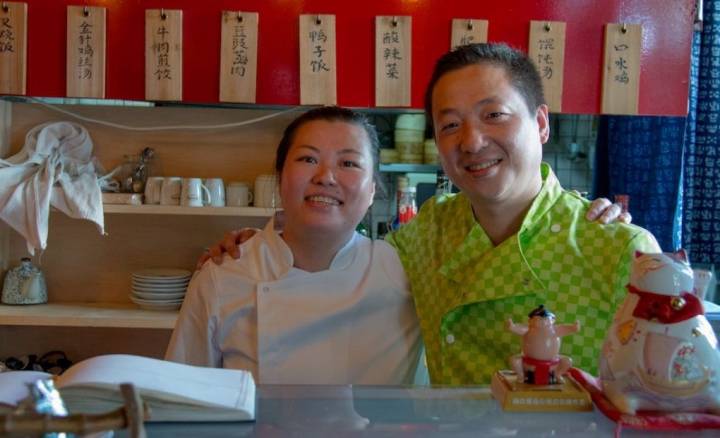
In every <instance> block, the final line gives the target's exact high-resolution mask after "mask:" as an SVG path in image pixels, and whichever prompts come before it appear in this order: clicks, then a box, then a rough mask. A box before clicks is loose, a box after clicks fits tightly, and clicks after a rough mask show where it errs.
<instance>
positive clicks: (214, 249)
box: [195, 228, 258, 270]
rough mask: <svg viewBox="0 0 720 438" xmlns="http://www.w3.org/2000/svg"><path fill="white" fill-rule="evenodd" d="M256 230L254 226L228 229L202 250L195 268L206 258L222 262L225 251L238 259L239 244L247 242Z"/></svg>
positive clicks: (199, 266) (217, 263)
mask: <svg viewBox="0 0 720 438" xmlns="http://www.w3.org/2000/svg"><path fill="white" fill-rule="evenodd" d="M257 232H258V230H257V229H255V228H242V229H239V230H232V231H228V232H227V233H225V236H224V237H223V239H222V240H221V241H220V242H218V243H216V244H215V245H213V246H211V247H210V248H208V249H206V250H205V252H203V254H202V255H201V256H200V258H199V259H198V261H197V264H196V265H195V270H198V269H200V268H202V265H204V264H205V262H206V261H208V259H212V261H213V263H215V264H216V265H220V264H222V261H223V254H225V253H227V254H229V255H230V257H232V258H234V259H239V258H240V255H241V254H242V252H241V251H240V245H241V244H243V243H245V242H247V241H248V240H249V239H250V238H251V237H252V236H254V235H255V233H257Z"/></svg>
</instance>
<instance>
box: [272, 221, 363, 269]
mask: <svg viewBox="0 0 720 438" xmlns="http://www.w3.org/2000/svg"><path fill="white" fill-rule="evenodd" d="M262 234H263V235H264V237H265V241H266V242H267V244H268V249H269V250H270V252H271V254H272V255H273V258H274V259H275V260H276V261H277V262H278V263H280V264H282V265H284V266H282V267H281V270H282V271H283V272H288V271H290V269H293V260H294V257H293V253H292V251H291V250H290V247H289V246H288V244H287V243H285V240H283V238H282V237H281V236H280V234H279V233H278V232H277V231H275V219H274V218H272V219H270V221H268V223H267V225H266V226H265V229H263V231H262ZM363 239H367V238H366V237H364V236H362V235H361V234H359V233H357V232H353V234H352V236H351V237H350V239H349V240H348V241H347V243H345V245H343V247H342V248H340V250H339V251H338V252H337V254H335V256H334V257H333V259H332V261H331V262H330V267H329V268H328V269H327V270H328V271H341V270H343V269H347V268H349V267H350V266H351V265H352V263H353V261H354V260H355V258H356V257H357V253H358V247H359V244H360V242H362V240H363ZM321 272H322V271H321Z"/></svg>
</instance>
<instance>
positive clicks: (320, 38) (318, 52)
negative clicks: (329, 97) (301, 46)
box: [308, 29, 330, 73]
mask: <svg viewBox="0 0 720 438" xmlns="http://www.w3.org/2000/svg"><path fill="white" fill-rule="evenodd" d="M308 38H309V39H310V44H311V46H312V55H313V56H312V57H311V59H310V69H311V71H312V72H313V73H317V72H319V71H330V68H329V67H328V65H327V64H326V63H325V59H323V54H324V53H325V52H327V49H326V48H325V44H326V43H327V35H325V32H324V31H323V30H322V29H318V30H311V31H310V32H308Z"/></svg>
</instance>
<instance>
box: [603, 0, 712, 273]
mask: <svg viewBox="0 0 720 438" xmlns="http://www.w3.org/2000/svg"><path fill="white" fill-rule="evenodd" d="M703 15H704V23H703V29H702V32H696V33H695V35H694V37H693V47H692V54H691V70H690V90H689V112H688V117H687V118H683V117H618V116H603V117H601V120H600V125H599V130H598V143H597V149H596V157H595V158H596V172H595V176H594V181H593V183H594V184H593V193H594V195H595V196H605V197H608V198H610V199H613V197H614V195H616V194H628V195H630V212H631V213H632V215H633V222H634V223H636V224H637V225H640V226H642V227H645V228H647V229H648V230H650V231H651V232H652V233H653V234H654V235H655V237H657V239H658V242H659V243H660V245H661V246H662V248H663V250H666V251H668V250H675V249H677V248H679V247H681V246H682V247H684V248H685V249H686V250H687V251H688V253H689V255H690V259H691V261H692V262H699V263H712V264H714V265H715V266H718V265H720V0H705V2H704V8H703Z"/></svg>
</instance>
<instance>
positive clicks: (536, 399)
mask: <svg viewBox="0 0 720 438" xmlns="http://www.w3.org/2000/svg"><path fill="white" fill-rule="evenodd" d="M491 389H492V394H493V397H495V399H496V400H497V401H498V402H499V403H500V406H502V408H503V409H504V410H506V411H513V412H568V411H592V409H593V405H592V399H591V398H590V394H589V393H588V392H587V391H586V390H585V389H584V388H583V387H582V386H580V384H578V382H577V381H575V379H574V378H573V377H572V376H570V375H569V374H567V375H565V376H563V377H561V378H560V383H557V384H553V385H534V384H530V383H523V382H521V381H519V380H518V376H517V374H515V372H513V371H510V370H500V371H498V372H496V373H495V374H494V375H493V378H492V386H491Z"/></svg>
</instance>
